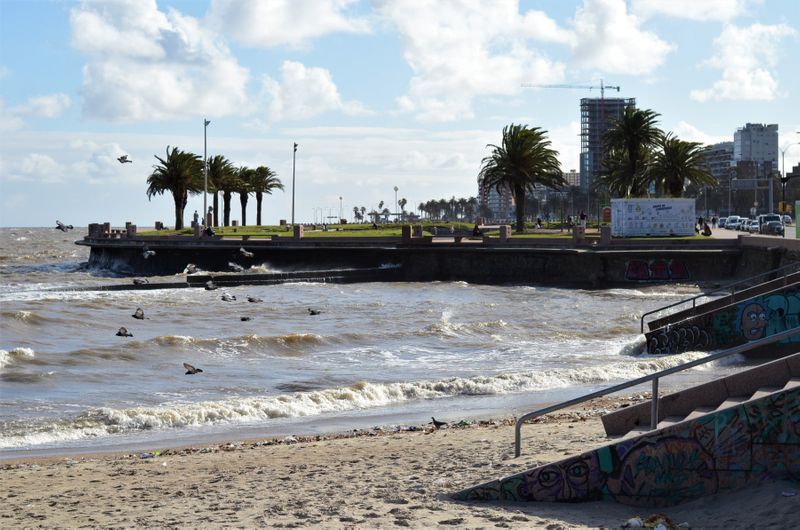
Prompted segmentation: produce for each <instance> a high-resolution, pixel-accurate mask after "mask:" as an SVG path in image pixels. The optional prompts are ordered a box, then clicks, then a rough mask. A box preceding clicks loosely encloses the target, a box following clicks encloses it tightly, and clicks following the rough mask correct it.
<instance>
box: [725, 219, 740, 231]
mask: <svg viewBox="0 0 800 530" xmlns="http://www.w3.org/2000/svg"><path fill="white" fill-rule="evenodd" d="M739 219H741V217H739V216H738V215H730V216H728V221H727V223H726V224H725V228H727V229H728V230H736V228H737V226H738V225H739Z"/></svg>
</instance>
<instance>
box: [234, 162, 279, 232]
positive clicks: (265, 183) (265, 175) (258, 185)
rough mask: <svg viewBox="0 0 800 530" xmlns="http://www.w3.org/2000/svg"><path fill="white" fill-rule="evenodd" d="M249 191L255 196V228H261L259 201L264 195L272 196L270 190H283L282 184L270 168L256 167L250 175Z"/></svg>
mask: <svg viewBox="0 0 800 530" xmlns="http://www.w3.org/2000/svg"><path fill="white" fill-rule="evenodd" d="M250 190H251V191H253V192H254V193H255V194H256V226H261V200H262V199H263V196H264V193H266V194H267V195H272V190H283V183H282V182H281V179H279V178H278V175H276V174H275V172H274V171H272V170H271V169H270V168H268V167H267V166H258V167H257V168H255V169H254V170H253V172H252V174H251V175H250ZM242 224H244V222H243V223H242Z"/></svg>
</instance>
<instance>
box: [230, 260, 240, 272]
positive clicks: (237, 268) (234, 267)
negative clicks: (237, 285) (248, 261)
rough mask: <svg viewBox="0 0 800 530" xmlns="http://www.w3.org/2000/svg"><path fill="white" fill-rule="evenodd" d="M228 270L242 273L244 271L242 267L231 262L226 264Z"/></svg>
mask: <svg viewBox="0 0 800 530" xmlns="http://www.w3.org/2000/svg"><path fill="white" fill-rule="evenodd" d="M228 268H229V269H230V270H232V271H233V272H242V271H244V267H242V266H241V265H239V264H238V263H234V262H232V261H229V262H228Z"/></svg>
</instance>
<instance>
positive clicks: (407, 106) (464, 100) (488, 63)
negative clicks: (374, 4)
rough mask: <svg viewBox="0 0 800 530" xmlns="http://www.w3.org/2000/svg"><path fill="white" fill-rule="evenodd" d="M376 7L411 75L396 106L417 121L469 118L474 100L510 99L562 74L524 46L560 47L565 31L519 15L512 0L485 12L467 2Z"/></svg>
mask: <svg viewBox="0 0 800 530" xmlns="http://www.w3.org/2000/svg"><path fill="white" fill-rule="evenodd" d="M379 10H380V13H381V14H382V15H383V16H384V17H385V18H386V19H387V20H389V21H391V22H392V23H393V24H394V25H395V26H396V27H397V30H398V31H399V33H400V35H401V38H402V39H403V56H404V58H405V60H406V62H407V63H408V65H409V66H410V67H411V69H412V71H413V72H414V75H413V77H412V79H411V81H410V83H409V89H408V93H407V94H405V95H403V96H401V97H399V98H398V99H397V105H398V107H399V108H400V109H401V110H403V111H406V112H413V113H415V114H416V116H417V118H419V119H420V120H423V121H450V120H455V119H459V118H470V117H472V116H473V109H472V103H473V100H474V99H475V98H476V97H481V96H508V95H514V94H516V93H518V92H519V90H520V84H521V83H523V82H532V83H553V82H558V81H561V80H562V79H563V77H564V65H563V64H560V63H558V62H554V61H551V60H550V59H548V58H547V57H545V56H544V55H542V54H541V53H539V52H537V51H536V50H534V49H532V48H530V47H529V46H528V41H529V40H530V39H537V40H542V41H550V42H567V41H568V40H569V34H568V33H567V32H566V31H564V30H563V29H561V28H559V27H558V26H557V24H556V23H555V22H553V21H552V20H551V19H550V18H548V17H547V15H545V14H544V13H542V12H539V11H531V12H527V13H525V14H524V15H521V14H520V13H519V6H518V2H516V1H514V0H504V1H495V2H492V4H491V7H490V8H487V6H485V5H481V4H479V3H476V2H470V1H467V0H461V1H458V0H454V1H450V2H438V1H433V0H418V1H409V0H387V1H385V2H383V3H381V4H380V7H379Z"/></svg>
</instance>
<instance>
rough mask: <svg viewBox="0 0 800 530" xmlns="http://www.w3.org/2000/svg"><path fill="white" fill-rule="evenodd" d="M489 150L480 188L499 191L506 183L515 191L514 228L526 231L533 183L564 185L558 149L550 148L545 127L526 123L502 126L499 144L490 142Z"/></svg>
mask: <svg viewBox="0 0 800 530" xmlns="http://www.w3.org/2000/svg"><path fill="white" fill-rule="evenodd" d="M487 147H491V148H492V154H491V155H489V156H487V157H485V158H484V159H483V161H482V167H481V171H480V173H479V174H478V181H479V183H480V185H481V187H482V188H489V187H494V188H495V189H496V190H497V191H498V192H499V191H500V189H501V188H503V187H504V186H508V187H509V188H510V189H511V191H512V193H513V194H514V200H515V202H516V214H517V232H524V231H525V195H526V193H527V192H532V191H533V190H534V189H536V186H544V187H547V188H552V189H558V188H560V187H563V186H566V185H567V183H566V181H565V180H564V176H563V173H562V172H561V165H560V164H559V162H558V151H555V150H554V149H551V148H550V140H548V139H547V131H545V130H542V129H541V128H539V127H533V128H528V126H527V125H515V124H513V123H512V124H511V125H507V126H506V127H503V141H502V143H501V145H499V146H498V145H494V144H489V145H487Z"/></svg>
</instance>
